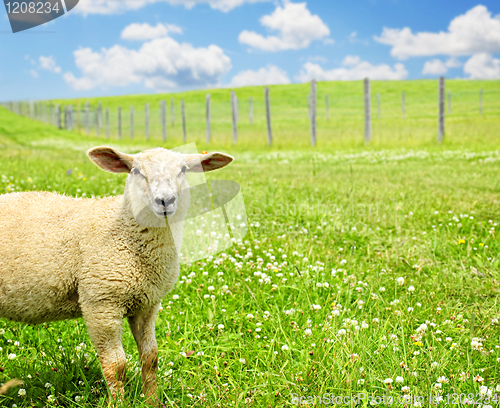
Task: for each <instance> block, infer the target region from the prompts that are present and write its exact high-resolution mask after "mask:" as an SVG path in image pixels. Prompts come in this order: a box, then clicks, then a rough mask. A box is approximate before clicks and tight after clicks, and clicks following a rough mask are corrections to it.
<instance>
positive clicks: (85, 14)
mask: <svg viewBox="0 0 500 408" xmlns="http://www.w3.org/2000/svg"><path fill="white" fill-rule="evenodd" d="M0 13H1V14H0V38H1V40H0V53H1V54H0V55H2V56H3V58H1V59H0V100H11V99H38V98H44V99H46V98H59V97H77V96H79V97H88V96H99V95H122V94H130V93H155V92H177V91H182V90H187V89H203V88H210V87H220V86H227V87H237V86H243V85H263V84H275V83H290V82H304V81H309V80H310V79H312V78H315V79H317V80H357V79H361V78H363V77H365V76H369V77H371V78H372V79H395V80H397V79H417V78H435V77H438V76H440V75H445V76H446V77H448V78H472V79H491V78H500V2H499V1H498V0H488V1H483V2H481V3H478V2H474V1H465V0H461V1H460V0H456V1H453V2H452V1H435V0H433V1H430V0H399V1H397V0H357V1H350V2H347V1H341V0H308V1H303V2H301V1H291V0H275V1H273V0H107V1H106V0H80V3H79V4H78V6H77V7H76V8H75V9H73V10H72V11H71V12H69V13H67V14H66V15H65V16H63V17H61V18H58V19H56V20H54V21H52V22H50V23H48V24H45V25H43V26H40V27H36V28H33V29H31V30H28V31H24V32H20V33H16V34H12V32H11V30H10V24H9V21H8V19H7V13H6V12H4V11H3V10H2V11H1V12H0Z"/></svg>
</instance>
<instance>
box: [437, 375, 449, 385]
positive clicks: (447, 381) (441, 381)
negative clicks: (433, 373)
mask: <svg viewBox="0 0 500 408" xmlns="http://www.w3.org/2000/svg"><path fill="white" fill-rule="evenodd" d="M437 382H438V383H440V384H448V383H449V382H450V380H448V378H446V377H445V376H444V375H443V376H441V377H438V379H437Z"/></svg>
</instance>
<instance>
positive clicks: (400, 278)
mask: <svg viewBox="0 0 500 408" xmlns="http://www.w3.org/2000/svg"><path fill="white" fill-rule="evenodd" d="M396 280H397V282H398V285H399V286H403V285H404V284H405V278H403V277H402V276H400V277H399V278H398V279H396Z"/></svg>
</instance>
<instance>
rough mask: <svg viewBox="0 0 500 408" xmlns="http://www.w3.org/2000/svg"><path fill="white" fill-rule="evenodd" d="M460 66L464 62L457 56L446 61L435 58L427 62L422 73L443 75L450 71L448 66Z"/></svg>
mask: <svg viewBox="0 0 500 408" xmlns="http://www.w3.org/2000/svg"><path fill="white" fill-rule="evenodd" d="M460 66H462V63H461V62H460V61H459V60H458V59H457V58H455V57H452V58H448V60H447V61H445V62H443V61H441V60H440V59H437V58H435V59H433V60H430V61H426V62H425V64H424V68H423V69H422V74H424V75H443V74H446V73H447V72H448V68H458V67H460Z"/></svg>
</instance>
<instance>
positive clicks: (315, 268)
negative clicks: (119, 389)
mask: <svg viewBox="0 0 500 408" xmlns="http://www.w3.org/2000/svg"><path fill="white" fill-rule="evenodd" d="M427 82H428V83H429V84H431V82H430V81H427ZM427 82H425V81H422V86H424V85H426V84H427ZM412 83H413V82H412ZM449 83H453V82H452V81H449ZM457 83H458V81H457ZM463 83H464V84H465V85H467V86H469V83H467V82H463ZM407 84H408V83H407ZM415 84H417V82H415ZM432 84H433V83H432ZM470 84H471V85H470V86H471V87H472V86H473V85H474V83H473V82H471V83H470ZM476 84H477V83H476ZM491 84H492V87H494V86H496V87H497V89H498V82H496V83H491ZM321 85H322V84H320V89H321ZM358 85H359V84H358ZM358 85H356V86H358ZM389 85H390V86H394V87H396V86H398V85H397V84H396V83H394V84H392V83H389V84H387V83H386V86H387V87H388V86H389ZM332 86H333V85H332ZM335 86H339V87H340V86H354V84H352V83H351V84H345V85H344V84H335ZM416 86H417V85H416ZM474 86H476V85H474ZM293 87H296V88H297V92H298V93H299V91H300V92H305V90H304V89H301V88H300V86H298V85H297V86H295V85H294V86H293ZM293 87H292V88H293ZM484 88H485V89H486V84H485V85H484ZM407 89H408V88H407ZM432 89H433V90H434V84H433V85H432ZM220 92H221V95H222V94H223V92H226V94H227V91H220ZM374 92H376V86H375V85H374ZM394 92H395V93H394V95H395V96H394V97H395V98H396V96H397V94H398V92H399V90H398V89H395V90H394ZM276 93H277V92H276ZM273 94H274V88H273ZM332 94H333V93H332ZM332 94H331V95H332ZM193 95H195V94H194V93H193ZM193 97H194V96H193ZM158 98H160V97H159V96H158ZM276 99H277V98H276ZM276 99H273V101H275V100H276ZM431 99H432V98H431ZM186 100H188V99H187V98H186ZM407 100H408V101H409V97H408V94H407ZM276 103H277V102H276ZM395 103H396V102H395ZM353 106H354V102H353ZM491 106H493V103H492V105H491ZM280 109H281V108H279V107H276V108H275V110H276V111H278V112H279V110H280ZM297 109H299V108H297ZM345 109H346V112H347V110H348V107H346V108H345ZM394 109H396V108H394ZM457 109H458V107H457ZM492 109H493V108H492ZM285 112H286V109H285V108H282V113H283V116H286V114H285ZM408 112H410V109H409V108H408ZM498 113H499V112H498V111H497V116H496V117H495V116H494V115H493V114H492V115H491V116H488V115H486V114H485V116H484V117H483V118H479V117H474V118H469V119H468V118H467V117H465V116H464V117H457V118H456V124H457V126H458V124H459V123H463V122H464V121H467V120H470V123H471V125H470V126H471V127H473V125H472V123H474V124H475V125H474V127H477V135H480V136H481V137H480V138H479V137H478V140H476V139H475V138H474V134H471V133H469V131H465V130H464V131H463V133H461V135H462V136H461V137H463V138H464V140H465V141H464V140H463V141H461V142H460V143H459V142H455V141H449V140H447V142H446V143H445V144H443V145H441V146H437V145H436V144H433V142H432V140H433V138H434V134H432V135H431V134H430V133H429V135H428V136H429V140H427V141H426V142H425V143H424V141H423V139H422V140H421V142H419V143H416V142H415V143H413V142H412V140H411V139H410V138H405V137H403V136H401V138H400V139H397V140H396V141H390V142H389V140H388V139H385V141H384V142H383V143H382V142H380V143H378V142H377V141H376V137H374V143H373V145H372V146H370V147H368V148H364V147H361V146H358V147H356V145H359V144H360V143H358V142H356V143H354V142H352V143H351V144H350V143H347V142H346V143H345V146H351V147H352V149H350V150H346V149H335V146H337V147H340V146H343V145H342V143H340V142H339V144H338V145H335V144H331V145H330V146H329V147H328V148H325V149H317V150H313V149H305V150H300V149H298V147H300V143H291V140H292V139H288V142H287V143H289V144H288V145H287V147H288V148H287V149H283V150H279V149H278V147H277V146H275V147H274V148H273V149H271V151H268V150H267V149H265V148H264V145H258V144H257V145H258V146H257V148H255V149H254V150H253V151H248V149H247V147H248V145H249V144H248V145H245V144H243V143H242V144H241V145H237V146H236V147H234V146H231V145H230V143H226V142H224V141H221V142H220V143H218V142H217V143H215V141H214V145H217V148H223V147H224V146H225V147H226V149H227V151H228V152H229V153H231V154H233V155H234V156H235V158H236V161H235V163H234V164H232V165H231V166H230V167H229V168H227V169H225V170H223V171H220V172H216V173H213V174H212V173H210V174H209V176H208V178H221V179H228V180H235V181H237V182H238V183H240V185H241V186H242V192H243V195H244V197H245V201H246V206H247V212H248V216H249V233H248V235H247V236H246V237H245V238H244V239H243V242H241V243H238V244H237V245H236V246H234V247H232V248H230V249H229V250H227V251H226V252H225V255H224V254H219V256H216V257H215V258H214V259H212V260H208V259H206V260H203V261H200V262H199V263H195V264H192V265H189V266H188V265H184V266H182V270H181V276H182V278H181V279H180V282H179V283H178V284H177V285H176V286H175V288H174V290H173V291H172V292H171V293H169V294H168V295H167V297H166V298H165V299H164V301H163V303H162V304H163V310H162V311H161V312H160V314H159V317H158V320H157V322H156V332H157V339H158V344H159V349H160V363H159V392H160V396H161V400H162V401H164V403H165V405H166V406H169V405H171V406H175V407H187V406H193V407H194V406H210V407H215V406H220V407H233V406H234V407H236V406H239V407H241V406H252V407H266V406H270V407H274V406H290V405H293V404H292V401H293V400H292V398H293V396H295V394H297V395H301V396H318V395H323V394H324V393H331V394H334V395H336V396H348V395H350V394H351V393H352V394H357V393H366V394H367V395H370V396H371V397H375V396H378V397H383V396H386V398H387V397H388V396H392V397H393V398H395V399H396V402H395V403H394V404H393V405H392V406H403V405H402V404H398V403H397V400H398V398H399V397H401V396H403V395H406V394H405V390H406V388H403V387H409V390H410V391H409V392H410V393H411V394H413V396H423V397H425V402H424V403H423V404H422V406H429V398H430V397H437V396H439V395H441V396H443V398H444V399H445V400H446V399H447V398H449V402H450V404H449V405H452V403H453V402H458V404H453V405H454V406H459V407H460V406H462V407H464V406H466V404H465V403H464V396H462V402H461V403H460V400H459V399H458V401H455V400H456V398H455V397H454V396H453V395H452V394H453V393H456V394H458V395H459V396H460V394H467V395H469V394H472V395H473V397H474V398H475V400H478V399H479V396H478V393H480V386H486V387H487V388H488V389H490V390H492V393H493V394H494V395H497V396H498V398H500V388H498V390H499V391H495V389H496V387H499V385H500V360H499V359H500V326H499V324H498V323H494V320H493V319H498V318H499V317H500V307H499V291H500V273H499V266H500V242H499V239H498V237H497V231H496V230H497V229H498V226H497V223H498V222H499V221H500V218H499V215H498V214H499V208H498V207H499V203H500V181H499V177H498V174H500V151H499V150H498V149H497V140H496V138H497V137H498V136H497V135H496V131H495V130H494V129H497V128H498ZM408 114H409V115H411V114H410V113H408ZM346 115H347V113H346ZM431 115H433V113H432V112H431V113H429V116H431ZM457 115H458V114H457ZM347 116H348V115H347ZM355 117H356V116H355V114H353V117H352V118H351V119H349V117H346V118H345V123H344V122H340V120H339V121H338V122H336V123H337V124H336V125H332V126H344V127H345V129H346V132H347V129H349V126H351V137H357V138H361V136H360V135H358V134H357V132H358V130H357V127H356V126H358V125H357V124H356V119H355ZM301 120H302V119H300V118H296V117H295V115H294V113H293V111H291V113H290V123H292V124H293V123H294V121H297V123H298V122H300V121H301ZM304 120H305V119H304ZM388 120H389V119H388ZM390 120H392V121H393V122H390V123H393V124H395V123H397V122H398V121H400V120H399V119H397V118H393V119H390ZM428 120H429V123H430V121H431V119H428ZM483 120H484V122H485V123H488V125H486V124H483V125H481V122H480V121H483ZM401 121H402V120H401ZM285 123H286V118H285V117H283V118H282V124H283V126H284V125H285ZM341 123H342V125H341ZM401 123H402V122H401ZM432 123H434V119H432ZM349 124H350V125H349ZM304 126H306V125H304ZM381 126H382V124H381ZM394 126H395V125H394ZM404 126H405V129H409V130H411V126H410V125H409V124H406V123H405V125H404ZM429 126H430V125H429ZM432 127H433V132H434V130H435V127H434V125H432ZM471 127H469V130H470V129H471ZM278 128H279V127H278ZM394 129H395V128H394V127H393V128H392V130H391V132H392V133H390V134H392V135H397V134H398V132H397V131H395V130H394ZM414 131H415V132H417V133H418V132H420V130H419V129H417V128H416V127H415V129H414ZM457 131H458V130H457ZM255 132H256V133H255V134H259V135H260V136H259V137H263V136H262V135H264V133H263V134H262V135H261V134H260V133H259V132H260V131H258V130H255ZM297 132H298V131H297ZM388 132H389V131H388ZM242 133H244V132H242ZM250 134H251V133H250V132H249V133H247V135H250ZM278 134H279V132H277V136H276V137H277V138H278ZM291 134H292V136H290V138H295V137H296V134H295V133H293V132H292V133H291ZM297 134H298V133H297ZM418 134H419V135H420V133H418ZM293 135H295V136H293ZM483 136H484V137H483ZM304 137H305V136H304ZM323 137H324V135H323V136H320V140H324V139H321V138H323ZM419 137H422V138H424V136H423V133H422V135H420V136H419ZM346 138H347V134H346ZM294 140H295V139H294ZM419 140H420V139H419ZM188 141H189V139H188ZM466 141H468V142H467V143H468V144H469V145H468V146H469V147H468V148H467V149H466V148H464V147H461V146H467V143H466ZM102 143H103V138H102V137H101V138H96V137H93V136H90V137H83V136H81V135H78V134H76V133H69V132H65V131H58V130H55V129H54V128H52V127H49V126H47V125H44V124H39V123H37V122H34V121H31V120H29V119H26V118H19V117H17V116H15V115H13V114H11V113H9V112H7V111H6V110H4V109H1V108H0V145H1V148H2V154H1V155H0V164H1V165H2V171H0V192H1V193H4V192H5V193H6V192H10V191H26V190H50V191H58V192H61V193H67V194H71V195H78V196H83V195H86V196H90V195H92V194H94V195H99V196H104V195H110V194H119V193H121V191H122V190H123V186H124V177H123V176H115V175H110V174H107V173H104V172H102V171H100V170H99V169H97V168H96V167H95V166H94V165H92V164H91V163H90V162H89V161H88V159H87V158H86V157H85V154H84V152H85V149H87V148H89V147H91V146H95V145H99V144H102ZM322 143H323V142H320V145H321V144H322ZM157 144H159V143H158V140H157V139H156V140H151V141H150V143H149V144H147V143H145V142H144V141H134V142H129V141H127V142H121V143H118V142H117V141H116V140H113V145H114V146H116V147H118V148H120V149H121V150H123V151H126V152H135V151H138V150H140V149H144V148H147V147H148V146H154V145H157ZM172 145H175V144H174V141H169V143H168V144H167V146H172ZM245 146H247V147H245ZM381 147H391V148H390V149H381ZM211 148H212V149H213V148H214V146H211ZM68 169H72V170H73V173H72V174H71V175H67V170H68ZM205 232H206V233H208V231H205ZM250 252H251V254H250ZM283 255H286V258H284V257H283ZM272 257H274V258H272ZM218 259H220V263H219V262H214V261H215V260H218ZM285 261H286V264H285V263H284V262H285ZM275 262H276V264H274V263H275ZM268 264H272V265H271V266H270V267H268ZM204 272H206V274H204ZM190 274H192V275H190ZM264 274H265V276H264ZM401 278H402V279H401ZM27 279H29V276H27ZM188 279H190V280H191V283H188V282H189V281H188ZM398 279H399V281H398ZM325 283H327V284H328V285H325ZM211 286H213V290H210V289H209V287H211ZM225 286H227V288H226V287H225ZM411 287H413V288H414V290H413V291H411ZM382 288H384V289H385V290H383V289H382ZM206 295H208V297H206ZM177 296H178V298H177ZM212 296H213V297H212ZM374 319H378V320H374ZM363 323H365V324H363ZM422 324H427V329H426V330H425V331H424V332H422V333H421V335H419V334H418V333H417V329H418V328H419V327H421V325H422ZM219 325H223V326H224V328H223V329H222V328H221V329H219ZM125 326H126V324H125ZM0 327H1V328H2V329H3V330H5V333H4V334H3V335H0V347H1V348H2V350H1V351H0V367H1V368H2V370H0V382H6V381H7V380H8V379H10V378H19V379H22V380H23V381H24V382H25V384H24V385H23V386H21V388H22V389H24V390H25V391H26V395H25V396H20V395H19V394H18V391H19V388H20V387H17V388H13V389H11V390H10V391H9V392H8V393H7V394H6V395H5V396H3V397H1V399H0V404H2V405H4V406H9V407H10V406H12V405H13V404H16V405H17V406H18V407H22V406H25V407H31V406H37V407H38V406H39V407H44V406H71V407H84V406H85V407H104V406H106V398H107V394H106V393H107V391H106V386H105V384H104V382H103V381H102V374H101V372H100V368H99V364H98V361H97V359H96V355H95V350H94V348H93V347H92V345H91V343H90V341H89V338H88V336H87V334H86V330H85V326H84V324H83V321H81V320H74V321H66V322H58V323H51V324H47V325H40V326H36V327H34V328H32V327H28V326H25V325H23V324H19V323H14V322H9V321H5V320H1V321H0ZM309 330H310V332H309ZM344 331H345V332H344ZM448 338H450V339H451V340H449V341H448ZM475 338H478V339H480V340H474V341H475V342H477V341H479V342H480V343H482V346H481V347H479V346H478V345H477V343H473V344H474V345H475V348H474V347H472V346H471V342H472V341H473V339H475ZM16 342H19V343H16ZM285 346H286V347H285ZM61 347H62V349H61ZM124 347H125V350H126V353H127V355H130V356H131V357H130V358H129V365H128V381H127V384H126V396H125V401H124V403H123V406H124V407H125V406H128V407H131V406H133V407H136V406H141V405H142V403H141V401H142V400H143V399H142V398H141V396H140V392H141V391H140V386H141V384H140V375H139V374H138V372H137V370H138V356H137V351H136V348H135V344H134V341H133V338H132V336H131V334H130V332H129V330H128V328H126V330H125V335H124ZM478 348H481V350H477V349H478ZM190 352H194V353H192V354H191V353H190ZM183 353H188V354H190V356H189V357H186V356H185V355H184V354H183ZM9 354H15V355H16V357H15V358H13V359H9V357H8V356H9ZM462 373H463V374H462ZM477 376H480V377H481V378H482V379H483V380H482V381H481V382H478V381H477V380H474V378H475V377H476V379H478V378H477ZM397 377H402V383H399V382H397V380H396V378H397ZM389 378H390V379H392V383H391V384H387V383H385V382H384V380H386V379H389ZM438 379H440V381H442V385H441V387H442V388H441V389H439V388H436V386H435V384H436V383H437V382H438ZM47 384H48V385H47ZM49 395H50V396H53V398H54V399H55V400H56V402H50V401H48V396H49ZM447 396H449V397H447ZM77 397H81V399H80V401H79V402H76V401H75V400H76V399H79V398H77ZM318 405H319V404H318ZM378 405H379V406H380V405H381V404H378ZM441 405H442V404H441ZM490 405H492V406H496V405H497V404H495V403H494V402H491V403H490ZM361 406H367V405H366V404H361ZM368 406H370V405H369V404H368ZM467 406H468V405H467Z"/></svg>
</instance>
